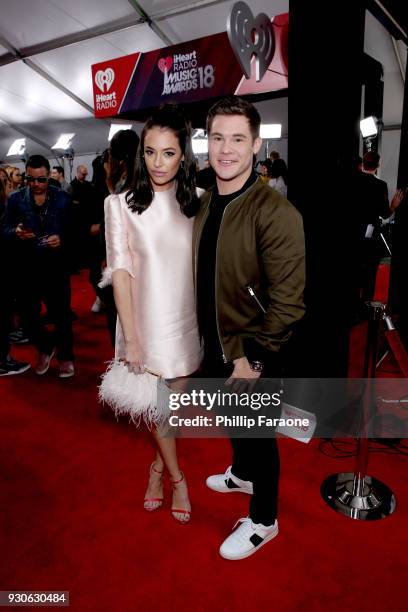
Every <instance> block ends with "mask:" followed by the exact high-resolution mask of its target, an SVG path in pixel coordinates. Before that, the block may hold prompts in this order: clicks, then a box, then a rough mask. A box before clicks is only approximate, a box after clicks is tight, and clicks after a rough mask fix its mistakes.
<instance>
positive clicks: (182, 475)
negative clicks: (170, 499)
mask: <svg viewBox="0 0 408 612" xmlns="http://www.w3.org/2000/svg"><path fill="white" fill-rule="evenodd" d="M180 474H181V478H180V479H179V480H173V479H172V478H170V482H171V484H172V486H173V487H174V485H178V484H180V482H183V480H184V474H183V472H180Z"/></svg>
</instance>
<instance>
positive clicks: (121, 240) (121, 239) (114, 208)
mask: <svg viewBox="0 0 408 612" xmlns="http://www.w3.org/2000/svg"><path fill="white" fill-rule="evenodd" d="M104 206H105V237H106V263H107V266H108V269H109V271H110V273H112V272H115V270H126V271H127V272H128V273H129V274H130V276H132V277H133V278H134V277H135V274H134V271H133V264H132V255H131V252H130V248H129V239H128V226H127V223H126V219H125V218H124V211H123V209H122V204H121V201H120V199H119V196H118V195H110V196H108V197H107V198H106V199H105V205H104Z"/></svg>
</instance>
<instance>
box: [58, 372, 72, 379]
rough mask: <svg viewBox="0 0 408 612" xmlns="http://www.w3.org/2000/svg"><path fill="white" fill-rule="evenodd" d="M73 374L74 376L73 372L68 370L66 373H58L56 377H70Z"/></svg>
mask: <svg viewBox="0 0 408 612" xmlns="http://www.w3.org/2000/svg"><path fill="white" fill-rule="evenodd" d="M73 376H75V372H69V373H66V374H59V375H58V378H72V377H73Z"/></svg>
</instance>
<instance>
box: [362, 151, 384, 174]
mask: <svg viewBox="0 0 408 612" xmlns="http://www.w3.org/2000/svg"><path fill="white" fill-rule="evenodd" d="M379 165H380V156H379V155H378V153H376V152H375V151H367V153H364V156H363V168H364V170H377V168H378V166H379Z"/></svg>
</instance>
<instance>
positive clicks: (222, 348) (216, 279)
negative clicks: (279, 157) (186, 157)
mask: <svg viewBox="0 0 408 612" xmlns="http://www.w3.org/2000/svg"><path fill="white" fill-rule="evenodd" d="M255 183H256V181H255V182H254V183H252V185H250V186H249V187H248V189H246V190H245V191H244V193H241V194H240V195H239V196H237V197H236V198H234V199H233V200H231V202H228V204H227V205H226V207H225V208H224V211H223V213H222V217H221V223H220V228H219V230H218V236H217V244H216V246H215V279H214V281H215V322H216V324H217V333H218V341H219V343H220V347H221V353H222V359H223V362H224V363H228V359H227V358H226V356H225V353H224V347H223V345H222V341H221V334H220V327H219V324H218V290H217V286H218V283H217V281H218V242H219V239H220V234H221V227H222V222H223V221H224V215H225V212H226V210H227V208H228V207H229V206H231V204H233V202H235V201H236V200H238V199H239V198H240V197H242V196H243V195H245V194H246V193H247V192H248V191H249V189H251V187H252V186H253V185H255ZM208 208H209V205H208Z"/></svg>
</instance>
